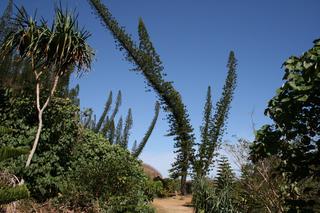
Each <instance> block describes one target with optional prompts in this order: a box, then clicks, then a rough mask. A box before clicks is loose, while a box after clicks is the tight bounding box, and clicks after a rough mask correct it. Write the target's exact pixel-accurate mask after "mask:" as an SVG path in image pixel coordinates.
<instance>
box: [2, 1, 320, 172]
mask: <svg viewBox="0 0 320 213" xmlns="http://www.w3.org/2000/svg"><path fill="white" fill-rule="evenodd" d="M14 2H15V3H16V4H17V5H24V6H25V7H26V9H27V10H28V11H29V12H30V13H33V12H34V11H35V9H36V8H37V14H38V16H43V17H45V18H46V19H48V20H51V19H52V17H53V7H54V2H58V1H52V0H41V1H36V0H15V1H14ZM103 2H104V3H105V4H106V5H107V6H108V7H109V9H110V10H111V12H112V13H113V15H114V16H115V17H116V18H117V20H118V21H119V23H120V24H121V25H122V26H125V28H126V29H127V31H128V32H129V33H130V34H132V36H133V37H134V38H135V39H136V38H137V25H138V19H139V17H141V18H143V20H144V22H145V24H146V26H147V28H148V31H149V34H150V36H151V38H152V41H153V43H154V45H155V47H156V49H157V51H158V53H159V54H160V56H161V59H162V61H163V64H164V67H165V72H166V73H167V80H170V81H173V82H174V86H175V87H176V89H177V90H178V91H179V92H180V93H181V95H182V98H183V101H184V103H185V104H186V106H187V109H188V111H189V114H190V119H191V122H192V125H193V127H194V130H195V135H196V136H197V139H199V126H200V125H201V120H202V111H203V105H204V100H205V94H206V89H207V87H208V85H211V87H212V93H213V100H214V102H216V101H217V99H218V98H219V97H220V94H221V89H222V86H223V83H224V80H225V77H226V72H227V70H226V63H227V59H228V54H229V51H230V50H234V51H235V54H236V57H237V59H238V71H237V73H238V86H237V88H236V91H235V96H234V100H233V102H232V108H231V110H230V116H229V120H228V125H227V134H226V135H225V136H224V139H225V140H228V141H234V140H235V139H234V137H233V135H236V136H237V137H243V138H247V139H253V130H252V124H251V114H252V118H253V121H254V123H255V126H256V128H259V127H260V126H261V125H263V124H265V123H267V122H270V120H269V119H268V118H266V117H265V116H264V114H263V111H264V109H265V108H266V106H267V102H268V100H269V99H270V98H272V97H273V96H274V94H275V90H276V89H277V88H278V87H280V86H281V84H282V80H281V79H282V76H283V70H282V68H281V65H282V63H283V62H284V60H286V59H287V58H288V57H289V56H291V55H301V53H302V52H304V51H306V50H307V49H309V48H310V47H311V46H312V41H313V40H314V39H316V38H319V37H320V28H319V20H320V13H319V7H320V1H319V0H303V1H301V0H243V1H238V0H225V1H217V0H201V1H195V0H174V1H173V0H161V1H150V0H103ZM61 3H62V5H63V6H68V8H70V9H74V8H75V9H76V11H77V12H78V13H79V24H80V25H81V26H84V27H85V28H86V29H87V30H88V31H90V32H91V33H92V36H91V38H90V40H89V43H90V44H91V45H92V47H93V48H94V49H95V51H96V58H95V61H94V64H93V69H92V71H91V72H90V73H89V74H86V75H84V76H82V77H81V78H80V79H78V78H75V77H74V78H73V79H72V85H75V84H80V99H81V108H84V107H91V108H93V110H94V111H95V113H96V114H97V115H100V114H101V112H102V110H103V107H104V103H105V101H106V99H107V94H108V93H109V91H110V90H112V91H113V92H114V94H116V92H117V91H118V90H119V89H120V90H121V91H122V95H123V103H122V106H121V110H120V113H119V114H122V115H123V116H126V112H127V110H128V108H129V107H131V108H132V110H133V118H134V126H133V129H132V133H131V137H130V141H131V142H132V141H134V140H138V141H140V140H141V138H142V137H143V135H144V133H145V132H146V130H147V128H148V126H149V123H150V122H151V119H152V117H153V113H154V112H153V110H154V102H155V101H156V97H155V93H154V92H146V91H145V83H144V79H143V76H142V75H140V74H138V73H135V72H133V71H130V69H131V68H132V66H131V65H130V64H128V63H127V62H126V61H125V60H124V57H123V55H122V53H120V52H119V51H118V50H117V49H116V48H115V44H114V40H113V38H112V37H111V35H110V33H109V32H108V31H107V30H106V29H105V28H104V27H102V26H101V25H100V23H99V21H98V20H97V19H96V18H95V16H94V15H92V14H91V9H90V6H89V4H88V3H87V2H86V1H85V0H61ZM5 5H6V1H1V2H0V9H1V11H2V10H3V8H4V7H5ZM167 130H168V124H167V122H166V120H165V112H163V111H161V113H160V117H159V120H158V122H157V125H156V127H155V130H154V132H153V134H152V136H151V138H150V140H149V143H148V144H147V147H146V148H145V150H144V152H143V153H142V155H141V159H142V160H144V161H145V162H147V163H149V164H150V165H153V166H154V167H156V168H158V169H159V170H160V171H161V172H162V174H163V175H164V176H167V174H168V171H167V170H168V169H169V168H170V164H171V162H172V160H173V158H174V154H173V144H174V142H173V140H172V138H170V137H165V136H164V135H165V134H166V132H167Z"/></svg>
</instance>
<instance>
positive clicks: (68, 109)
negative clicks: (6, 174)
mask: <svg viewBox="0 0 320 213" xmlns="http://www.w3.org/2000/svg"><path fill="white" fill-rule="evenodd" d="M0 93H1V94H0V97H1V106H0V124H1V126H4V127H6V128H9V129H13V131H11V132H8V133H6V134H3V135H0V141H1V143H2V144H3V145H8V146H12V147H20V146H27V147H28V146H29V147H30V146H31V144H32V142H33V140H34V135H35V129H36V128H35V127H36V118H37V117H36V110H35V101H34V99H33V98H32V97H30V96H28V95H22V96H20V97H17V96H15V97H14V96H12V93H11V92H10V90H8V89H2V90H1V91H0ZM78 112H79V109H78V107H77V106H75V105H73V104H72V103H71V101H70V100H69V99H62V98H54V99H53V100H52V103H51V106H50V107H49V108H48V110H47V111H46V112H45V115H44V124H43V125H44V127H43V134H41V140H40V143H39V146H38V148H37V151H36V153H35V156H34V158H33V160H32V163H31V165H30V167H29V168H28V169H27V170H25V162H26V156H21V157H19V158H18V159H14V160H11V161H8V162H7V163H6V164H5V165H3V166H4V167H5V168H6V169H8V170H9V171H10V172H12V173H14V174H16V175H17V176H18V177H22V178H23V179H24V180H25V181H26V183H27V186H28V188H29V189H30V192H31V196H32V197H33V198H35V199H36V200H38V201H44V200H46V199H48V198H50V197H54V196H56V195H57V194H58V193H59V187H58V183H59V181H60V179H61V176H62V174H63V173H65V172H66V170H67V168H68V164H69V162H70V158H71V153H72V150H73V146H74V144H76V141H77V137H78V129H79V118H78Z"/></svg>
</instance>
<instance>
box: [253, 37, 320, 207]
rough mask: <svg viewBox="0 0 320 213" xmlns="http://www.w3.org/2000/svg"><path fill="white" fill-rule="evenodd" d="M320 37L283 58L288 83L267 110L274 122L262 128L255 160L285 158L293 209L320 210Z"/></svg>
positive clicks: (282, 166) (284, 170) (281, 167)
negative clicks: (286, 58) (302, 49)
mask: <svg viewBox="0 0 320 213" xmlns="http://www.w3.org/2000/svg"><path fill="white" fill-rule="evenodd" d="M319 62H320V40H315V41H314V46H313V47H312V48H311V49H309V50H308V51H307V52H305V53H304V54H303V55H302V56H300V57H296V56H292V57H290V58H289V59H288V60H287V61H285V63H284V65H283V66H284V67H285V74H284V77H283V80H284V84H283V85H282V86H281V87H280V88H279V89H278V90H277V94H276V96H274V97H273V98H272V99H271V100H270V101H269V104H268V108H267V109H266V110H265V114H266V115H268V116H269V117H270V118H271V119H272V120H273V121H274V124H273V125H265V126H263V127H262V128H261V129H260V130H258V131H257V134H256V138H255V141H254V143H253V145H252V146H251V159H252V160H253V161H254V162H258V161H259V160H262V159H264V158H266V157H268V156H270V155H273V156H276V157H278V158H279V159H280V162H281V163H280V165H279V168H278V169H279V170H280V171H281V173H282V175H283V176H285V177H287V179H288V183H287V193H289V194H290V199H288V200H286V204H287V205H288V206H289V207H290V211H302V212H313V211H318V210H319V209H320V200H319V196H318V195H319V193H320V188H319V183H320V179H319V177H320V166H319V165H320V154H319V145H320V139H319V138H320V119H319V116H318V115H319V113H320V68H319Z"/></svg>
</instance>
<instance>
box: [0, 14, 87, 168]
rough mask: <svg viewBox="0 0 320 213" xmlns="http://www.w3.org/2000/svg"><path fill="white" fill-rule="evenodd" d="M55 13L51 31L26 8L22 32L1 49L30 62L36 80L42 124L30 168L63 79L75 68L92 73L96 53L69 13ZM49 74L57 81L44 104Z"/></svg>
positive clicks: (12, 35)
mask: <svg viewBox="0 0 320 213" xmlns="http://www.w3.org/2000/svg"><path fill="white" fill-rule="evenodd" d="M55 12H56V17H55V19H54V21H53V25H52V27H51V28H49V27H48V26H47V24H46V22H45V21H41V22H40V24H39V23H38V22H37V21H36V20H35V19H34V18H32V17H30V16H29V15H28V14H27V13H26V11H25V10H24V9H21V10H19V15H18V16H17V18H16V21H17V23H18V30H17V31H15V32H11V33H10V34H9V35H8V36H7V37H6V40H5V41H4V43H3V45H2V47H1V54H7V53H10V52H13V51H16V52H17V53H18V55H19V56H20V57H21V58H22V59H25V60H28V61H29V62H30V64H31V72H33V73H34V76H35V79H36V103H37V111H38V120H39V125H38V130H37V134H36V137H35V141H34V143H33V146H32V149H31V152H30V154H29V156H28V160H27V163H26V167H28V166H29V165H30V163H31V160H32V157H33V155H34V153H35V150H36V148H37V145H38V143H39V139H40V134H41V129H42V114H43V112H44V110H45V109H46V108H47V106H48V104H49V102H50V100H51V98H52V97H53V95H54V93H55V91H56V87H57V84H58V81H59V78H60V77H61V76H63V75H65V74H66V73H67V72H70V71H72V69H71V68H73V67H76V68H77V71H78V72H80V71H81V70H89V69H90V66H91V61H92V57H93V51H92V49H91V47H90V46H89V45H88V44H87V43H86V40H87V38H88V37H89V36H90V34H89V33H88V32H87V31H85V30H79V28H78V24H77V20H76V18H75V17H72V16H71V15H70V14H68V13H67V12H66V13H64V12H63V11H62V10H61V9H56V11H55ZM45 72H51V73H52V74H53V75H54V80H53V82H52V86H51V88H50V94H49V95H48V97H47V98H46V100H45V101H44V103H43V104H42V105H41V103H40V102H41V100H40V84H41V77H42V76H43V74H44V73H45Z"/></svg>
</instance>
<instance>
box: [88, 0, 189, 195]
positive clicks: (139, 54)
mask: <svg viewBox="0 0 320 213" xmlns="http://www.w3.org/2000/svg"><path fill="white" fill-rule="evenodd" d="M88 1H89V2H90V4H91V6H92V8H93V10H94V12H95V13H96V14H97V16H98V17H99V19H100V20H101V21H102V24H103V25H104V26H105V27H106V28H107V29H109V30H110V32H111V33H112V35H113V36H114V38H115V40H116V42H117V44H118V45H119V48H120V50H124V53H125V56H126V59H127V60H128V61H130V62H132V63H133V64H134V65H135V66H136V67H135V70H136V71H139V72H141V73H142V74H143V76H144V77H145V78H146V80H147V82H148V85H149V86H150V87H151V88H152V89H154V91H155V92H156V93H157V95H158V97H159V99H160V103H161V105H162V108H163V109H164V110H165V111H166V112H168V115H167V119H168V121H169V125H170V131H169V134H168V135H171V136H174V139H175V141H176V143H175V148H176V153H177V157H176V162H175V163H174V164H173V169H172V170H171V171H172V173H173V175H174V176H175V177H181V183H182V184H181V192H182V193H183V194H185V193H186V177H187V173H188V168H189V165H190V161H191V159H192V146H193V143H194V136H193V129H192V126H191V124H190V121H189V116H188V113H187V110H186V107H185V105H184V104H183V102H182V99H181V95H180V94H179V92H177V91H176V90H175V88H174V87H173V85H172V83H171V82H168V81H165V80H164V78H163V75H164V74H163V73H162V71H163V66H162V63H161V60H160V57H159V55H158V54H157V53H156V51H155V49H154V47H153V45H152V42H151V41H150V38H149V35H148V32H147V30H146V28H145V26H144V24H143V22H142V20H140V21H139V30H138V31H139V39H140V45H139V46H137V45H136V44H135V43H134V41H133V40H132V38H131V36H130V35H129V34H128V33H127V32H126V31H125V29H124V28H123V27H120V26H119V24H118V23H117V21H116V20H115V19H114V18H113V17H112V14H111V13H110V11H109V10H108V8H107V7H106V6H105V5H103V4H102V3H101V1H100V0H88Z"/></svg>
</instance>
